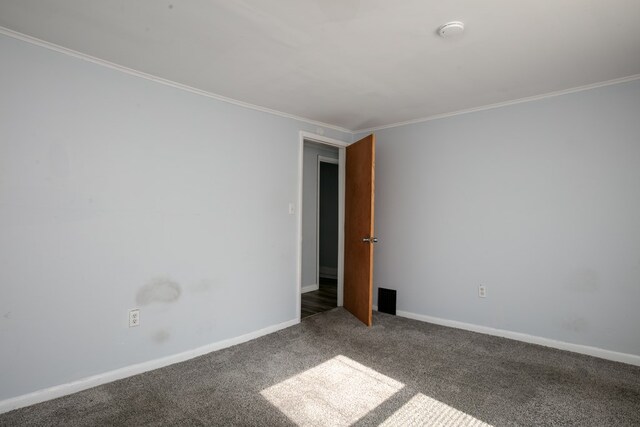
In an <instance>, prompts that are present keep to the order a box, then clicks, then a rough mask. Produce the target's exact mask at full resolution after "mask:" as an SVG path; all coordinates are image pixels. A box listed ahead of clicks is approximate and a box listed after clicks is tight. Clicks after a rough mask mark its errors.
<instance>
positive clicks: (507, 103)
mask: <svg viewBox="0 0 640 427" xmlns="http://www.w3.org/2000/svg"><path fill="white" fill-rule="evenodd" d="M638 79H640V74H633V75H631V76H627V77H622V78H619V79H613V80H606V81H604V82H597V83H592V84H588V85H584V86H578V87H573V88H570V89H563V90H558V91H555V92H547V93H543V94H540V95H533V96H527V97H525V98H518V99H513V100H510V101H504V102H497V103H495V104H487V105H482V106H480V107H473V108H467V109H464V110H458V111H452V112H450V113H442V114H435V115H433V116H427V117H422V118H419V119H413V120H407V121H404V122H397V123H392V124H388V125H382V126H376V127H372V128H367V129H360V130H355V131H352V133H353V134H354V135H355V134H359V133H368V132H375V131H378V130H382V129H389V128H396V127H400V126H407V125H413V124H416V123H422V122H428V121H431V120H437V119H444V118H446V117H452V116H459V115H461V114H468V113H475V112H478V111H484V110H492V109H494V108H501V107H508V106H510V105H515V104H522V103H523V102H531V101H539V100H541V99H546V98H553V97H554V96H560V95H568V94H570V93H575V92H582V91H585V90H591V89H597V88H599V87H604V86H611V85H616V84H620V83H626V82H631V81H634V80H638Z"/></svg>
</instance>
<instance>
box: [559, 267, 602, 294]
mask: <svg viewBox="0 0 640 427" xmlns="http://www.w3.org/2000/svg"><path fill="white" fill-rule="evenodd" d="M566 287H567V289H569V290H571V291H575V292H596V291H597V290H598V288H599V287H600V275H599V274H598V272H597V271H595V270H591V269H588V268H585V269H583V270H578V271H577V272H576V274H575V275H574V276H573V277H571V278H570V279H569V281H568V282H567V285H566Z"/></svg>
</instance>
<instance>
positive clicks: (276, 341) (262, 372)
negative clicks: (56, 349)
mask: <svg viewBox="0 0 640 427" xmlns="http://www.w3.org/2000/svg"><path fill="white" fill-rule="evenodd" d="M295 424H298V425H357V426H365V425H380V424H383V425H391V426H406V425H441V426H458V425H468V426H471V425H473V426H476V425H486V424H490V425H495V426H503V425H536V426H544V425H576V426H638V425H640V367H636V366H631V365H625V364H620V363H615V362H609V361H605V360H601V359H596V358H592V357H588V356H583V355H578V354H575V353H569V352H564V351H560V350H554V349H550V348H545V347H540V346H536V345H531V344H525V343H521V342H517V341H511V340H507V339H503V338H497V337H491V336H487V335H481V334H476V333H472V332H466V331H462V330H457V329H451V328H446V327H441V326H436V325H432V324H428V323H422V322H418V321H413V320H409V319H403V318H400V317H395V316H390V315H386V314H381V313H374V326H373V327H371V328H366V327H364V326H363V325H361V324H360V323H359V322H358V321H357V320H356V319H355V318H353V317H352V316H351V315H350V314H349V313H347V312H346V311H345V310H343V309H341V308H337V309H334V310H331V311H328V312H326V313H322V314H318V315H316V316H312V317H309V318H307V319H305V320H304V321H303V322H302V323H301V324H299V325H296V326H294V327H291V328H288V329H285V330H282V331H279V332H276V333H274V334H271V335H268V336H265V337H262V338H259V339H256V340H253V341H250V342H248V343H245V344H241V345H238V346H234V347H231V348H228V349H225V350H221V351H218V352H215V353H210V354H208V355H205V356H202V357H199V358H197V359H193V360H190V361H187V362H184V363H180V364H176V365H172V366H169V367H166V368H163V369H159V370H156V371H152V372H148V373H145V374H142V375H138V376H135V377H131V378H128V379H124V380H121V381H117V382H114V383H110V384H106V385H103V386H100V387H96V388H94V389H90V390H87V391H84V392H80V393H77V394H74V395H71V396H67V397H63V398H60V399H56V400H52V401H49V402H45V403H41V404H38V405H34V406H31V407H28V408H23V409H20V410H16V411H12V412H9V413H6V414H3V415H0V425H2V426H15V425H64V426H78V425H126V426H135V425H181V426H182V425H184V426H188V425H225V426H228V425H256V426H257V425H259V426H267V425H295Z"/></svg>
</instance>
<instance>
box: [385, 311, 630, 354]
mask: <svg viewBox="0 0 640 427" xmlns="http://www.w3.org/2000/svg"><path fill="white" fill-rule="evenodd" d="M377 309H378V307H376V306H374V310H377ZM396 314H397V315H398V316H400V317H406V318H408V319H414V320H420V321H422V322H428V323H435V324H436V325H442V326H449V327H451V328H457V329H464V330H467V331H472V332H479V333H481V334H487V335H494V336H497V337H503V338H509V339H512V340H516V341H522V342H526V343H530V344H538V345H542V346H545V347H552V348H557V349H559V350H566V351H572V352H574V353H580V354H586V355H588V356H594V357H599V358H601V359H607V360H613V361H614V362H622V363H628V364H629V365H636V366H640V356H638V355H635V354H628V353H619V352H617V351H611V350H605V349H603V348H598V347H591V346H588V345H581V344H572V343H568V342H564V341H558V340H554V339H550V338H544V337H538V336H535V335H528V334H523V333H520V332H513V331H507V330H504V329H496V328H490V327H488V326H481V325H474V324H472V323H464V322H458V321H456V320H448V319H441V318H439V317H432V316H425V315H423V314H416V313H411V312H408V311H400V310H398V311H397V312H396Z"/></svg>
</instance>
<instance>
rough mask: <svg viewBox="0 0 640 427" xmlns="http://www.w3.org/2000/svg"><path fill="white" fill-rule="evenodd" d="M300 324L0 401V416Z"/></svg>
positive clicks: (275, 327)
mask: <svg viewBox="0 0 640 427" xmlns="http://www.w3.org/2000/svg"><path fill="white" fill-rule="evenodd" d="M298 323H300V320H299V319H293V320H289V321H287V322H283V323H280V324H277V325H272V326H268V327H266V328H263V329H260V330H257V331H253V332H249V333H248V334H244V335H240V336H238V337H234V338H229V339H226V340H222V341H218V342H215V343H211V344H207V345H205V346H202V347H198V348H195V349H193V350H188V351H185V352H182V353H178V354H174V355H171V356H166V357H162V358H159V359H154V360H149V361H147V362H142V363H138V364H135V365H130V366H125V367H124V368H120V369H116V370H113V371H109V372H104V373H102V374H97V375H93V376H90V377H87V378H83V379H80V380H77V381H73V382H70V383H67V384H61V385H57V386H53V387H49V388H45V389H42V390H38V391H34V392H32V393H28V394H23V395H22V396H17V397H12V398H9V399H6V400H2V401H0V414H2V413H4V412H8V411H12V410H14V409H18V408H22V407H25V406H29V405H33V404H36V403H40V402H44V401H46V400H51V399H55V398H58V397H62V396H66V395H68V394H72V393H76V392H79V391H82V390H86V389H88V388H92V387H96V386H99V385H101V384H106V383H110V382H112V381H116V380H119V379H122V378H126V377H130V376H133V375H138V374H141V373H143V372H147V371H152V370H154V369H158V368H162V367H165V366H168V365H173V364H174V363H179V362H184V361H185V360H189V359H193V358H194V357H198V356H202V355H203V354H207V353H211V352H212V351H216V350H222V349H223V348H227V347H231V346H233V345H236V344H241V343H243V342H247V341H250V340H252V339H255V338H259V337H261V336H263V335H268V334H270V333H273V332H276V331H279V330H281V329H284V328H288V327H290V326H293V325H295V324H298Z"/></svg>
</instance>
